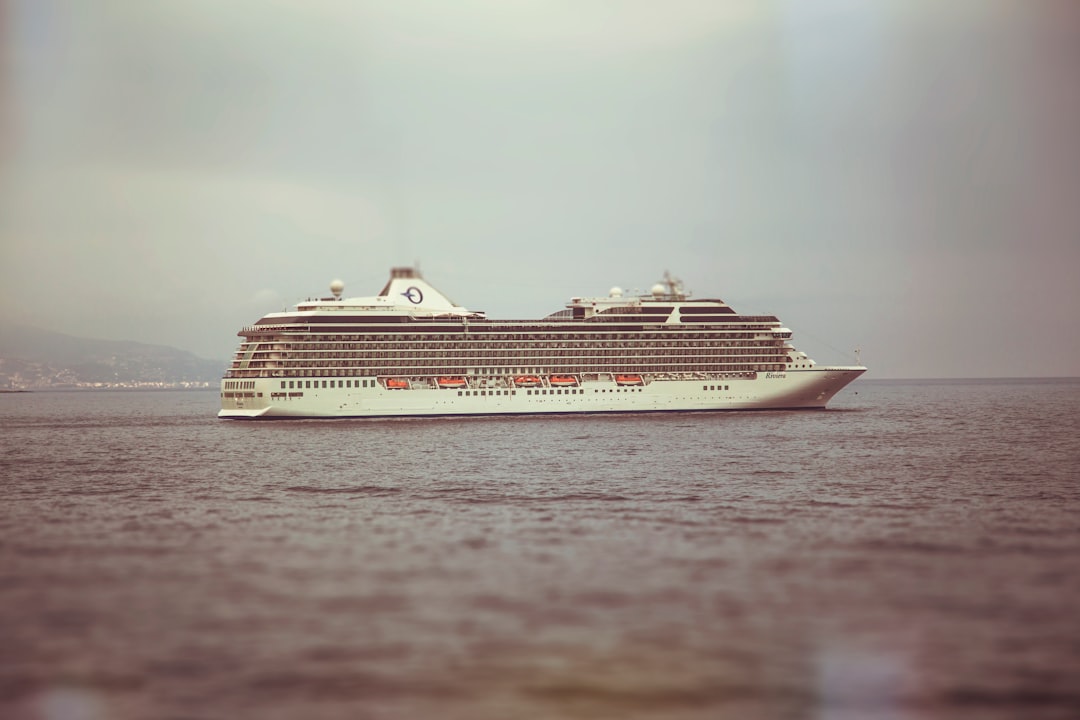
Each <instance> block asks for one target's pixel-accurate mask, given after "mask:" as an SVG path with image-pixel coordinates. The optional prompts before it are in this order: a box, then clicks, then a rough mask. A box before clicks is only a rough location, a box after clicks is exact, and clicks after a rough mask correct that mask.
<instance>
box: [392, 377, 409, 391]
mask: <svg viewBox="0 0 1080 720" xmlns="http://www.w3.org/2000/svg"><path fill="white" fill-rule="evenodd" d="M386 387H388V388H389V389H391V390H405V389H407V388H408V387H409V381H408V380H405V379H404V378H387V379H386Z"/></svg>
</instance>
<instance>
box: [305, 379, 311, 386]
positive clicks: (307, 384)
mask: <svg viewBox="0 0 1080 720" xmlns="http://www.w3.org/2000/svg"><path fill="white" fill-rule="evenodd" d="M304 382H305V383H306V386H305V387H308V388H310V387H311V381H310V380H305V381H304Z"/></svg>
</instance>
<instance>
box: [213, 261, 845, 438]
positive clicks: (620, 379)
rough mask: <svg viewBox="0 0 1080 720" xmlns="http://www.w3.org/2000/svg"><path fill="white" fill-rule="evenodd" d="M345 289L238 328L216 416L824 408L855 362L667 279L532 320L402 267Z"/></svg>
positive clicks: (334, 287)
mask: <svg viewBox="0 0 1080 720" xmlns="http://www.w3.org/2000/svg"><path fill="white" fill-rule="evenodd" d="M343 290H344V285H343V283H342V282H341V281H340V280H335V281H333V282H332V283H331V284H330V292H331V295H330V296H328V297H322V298H319V299H313V300H308V301H305V302H301V303H299V304H297V305H296V307H295V308H294V309H293V310H292V311H288V312H280V313H270V314H268V315H266V316H265V317H263V318H262V319H260V320H259V321H257V322H256V323H255V324H254V325H249V326H247V327H245V328H243V329H242V330H240V332H239V333H238V335H239V336H240V337H241V338H243V340H242V342H241V343H240V347H239V348H238V349H237V351H236V353H235V355H234V357H233V359H232V362H231V364H230V367H229V369H228V370H227V371H226V373H225V377H224V378H223V379H222V382H221V411H220V412H219V413H218V416H219V417H222V418H245V419H255V418H265V419H270V418H343V417H400V416H423V415H505V414H543V413H607V412H660V411H693V410H759V409H795V408H824V407H825V406H826V403H828V402H829V400H830V399H832V397H833V396H834V395H836V393H838V392H839V391H840V390H841V389H842V388H843V387H844V386H846V385H847V384H848V383H850V382H851V381H852V380H854V379H855V378H856V377H858V376H859V375H861V374H862V373H863V372H865V371H866V368H865V367H862V366H861V365H854V366H842V367H823V366H820V365H817V364H816V363H815V362H814V361H813V360H811V359H810V358H809V357H807V356H806V354H805V353H802V352H799V351H798V350H796V349H795V348H794V347H793V346H792V344H791V335H792V333H791V330H789V329H788V328H786V327H783V326H782V325H781V324H780V321H779V320H777V318H775V317H773V316H771V315H740V314H739V313H737V312H736V311H735V310H734V309H732V308H731V307H730V306H728V305H727V303H725V302H723V301H722V300H718V299H696V298H692V297H690V295H689V294H688V293H686V292H685V291H684V290H683V287H682V284H681V283H680V282H679V281H678V280H677V279H675V278H673V277H672V276H671V275H670V274H668V273H665V275H664V281H663V282H661V283H657V284H656V285H655V286H653V287H652V288H651V291H650V292H649V293H648V294H646V295H636V294H625V293H624V292H623V291H622V290H621V289H619V288H612V289H611V291H610V292H609V293H608V295H607V296H603V297H575V298H572V299H571V300H570V302H569V303H568V304H567V305H566V307H565V308H564V309H562V310H560V311H558V312H556V313H554V314H552V315H549V316H548V317H546V318H544V319H542V320H492V319H489V318H488V317H487V316H486V315H485V313H483V312H475V311H470V310H467V309H465V308H464V307H462V306H460V305H457V304H456V303H454V302H452V301H450V300H449V299H448V298H447V297H446V296H445V295H443V294H442V293H440V292H439V291H438V290H436V289H435V288H434V287H432V286H431V285H430V284H428V283H427V282H426V281H425V280H424V279H423V277H421V275H420V273H419V271H417V270H416V269H415V268H411V267H406V268H394V269H392V270H391V272H390V280H389V282H387V284H386V286H385V287H383V289H382V291H381V292H380V293H379V294H378V295H375V296H373V297H354V298H346V297H343V296H342V295H343Z"/></svg>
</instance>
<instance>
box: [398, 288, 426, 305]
mask: <svg viewBox="0 0 1080 720" xmlns="http://www.w3.org/2000/svg"><path fill="white" fill-rule="evenodd" d="M401 295H402V297H404V298H405V299H406V300H408V301H409V302H411V303H412V304H413V305H419V304H420V303H422V302H424V293H422V292H420V288H418V287H410V288H409V289H408V290H406V291H405V292H403V293H401Z"/></svg>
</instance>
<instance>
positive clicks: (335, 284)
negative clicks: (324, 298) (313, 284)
mask: <svg viewBox="0 0 1080 720" xmlns="http://www.w3.org/2000/svg"><path fill="white" fill-rule="evenodd" d="M344 289H345V283H343V282H341V281H340V280H334V281H332V282H331V283H330V292H332V293H334V297H341V291H342V290H344Z"/></svg>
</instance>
